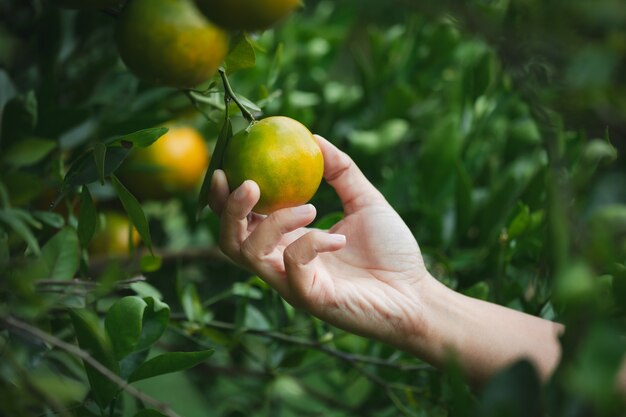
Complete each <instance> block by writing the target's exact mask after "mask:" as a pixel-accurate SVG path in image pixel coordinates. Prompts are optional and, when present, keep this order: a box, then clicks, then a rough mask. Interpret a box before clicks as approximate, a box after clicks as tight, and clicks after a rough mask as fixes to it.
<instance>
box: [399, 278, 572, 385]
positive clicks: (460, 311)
mask: <svg viewBox="0 0 626 417" xmlns="http://www.w3.org/2000/svg"><path fill="white" fill-rule="evenodd" d="M420 297H422V298H423V300H422V302H423V306H424V315H423V317H422V323H421V326H420V327H421V329H422V334H421V335H420V336H419V337H415V338H414V339H413V340H412V341H411V342H410V345H409V350H410V351H411V352H412V353H414V354H415V355H417V356H419V357H422V358H424V359H425V360H427V361H429V362H431V363H433V364H434V365H437V366H443V365H445V364H446V362H447V361H448V360H449V358H450V357H451V355H454V357H455V358H456V360H457V361H458V362H459V364H460V365H461V366H462V368H463V369H464V371H465V372H466V373H467V375H468V376H469V377H470V378H471V379H472V380H474V381H476V382H480V381H484V380H485V379H487V378H488V377H489V376H491V375H492V374H494V373H495V372H497V371H498V370H500V369H501V368H503V367H505V366H507V365H509V364H511V363H513V362H515V361H517V360H519V359H523V358H526V359H528V360H530V361H531V362H532V363H533V364H534V365H535V367H536V368H537V370H538V372H539V374H540V376H541V377H542V379H544V380H545V379H547V377H548V376H549V375H550V374H551V373H552V371H553V370H554V368H555V367H556V365H557V363H558V361H559V357H560V345H559V342H558V334H559V333H560V332H561V331H562V330H563V327H562V326H561V325H559V324H556V323H553V322H550V321H548V320H543V319H541V318H538V317H535V316H531V315H528V314H524V313H521V312H518V311H515V310H512V309H509V308H506V307H502V306H499V305H496V304H492V303H488V302H484V301H481V300H477V299H473V298H470V297H466V296H464V295H462V294H459V293H456V292H454V291H452V290H450V289H448V288H447V287H445V286H444V285H443V284H441V283H439V282H438V281H437V280H435V279H432V280H428V281H427V282H426V283H425V284H424V288H422V289H421V291H420Z"/></svg>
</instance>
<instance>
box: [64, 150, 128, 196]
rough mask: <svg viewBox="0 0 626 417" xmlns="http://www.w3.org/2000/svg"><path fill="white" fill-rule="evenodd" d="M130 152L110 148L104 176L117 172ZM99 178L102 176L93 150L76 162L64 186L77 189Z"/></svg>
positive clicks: (66, 177)
mask: <svg viewBox="0 0 626 417" xmlns="http://www.w3.org/2000/svg"><path fill="white" fill-rule="evenodd" d="M129 152H130V150H129V149H125V148H108V149H107V152H106V158H105V160H104V176H105V177H108V176H109V175H111V174H112V173H113V172H115V170H116V169H117V168H119V166H120V165H121V164H122V162H124V159H126V157H127V156H128V153H129ZM99 178H100V174H98V167H97V166H96V163H95V157H94V151H93V150H92V151H90V152H87V153H86V154H84V155H82V156H81V157H79V158H78V159H77V160H76V161H74V163H73V164H72V165H71V166H70V169H69V170H68V172H67V174H66V175H65V178H64V180H63V185H64V186H65V187H72V186H74V187H76V186H79V185H85V184H90V183H92V182H96V181H98V179H99Z"/></svg>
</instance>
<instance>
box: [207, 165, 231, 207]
mask: <svg viewBox="0 0 626 417" xmlns="http://www.w3.org/2000/svg"><path fill="white" fill-rule="evenodd" d="M229 194H230V190H229V189H228V180H227V179H226V174H224V171H222V170H221V169H216V170H215V172H213V177H212V178H211V192H210V194H209V207H211V210H213V211H214V212H215V213H216V214H217V215H218V216H219V215H221V214H222V211H223V210H224V206H225V205H226V200H227V199H228V195H229Z"/></svg>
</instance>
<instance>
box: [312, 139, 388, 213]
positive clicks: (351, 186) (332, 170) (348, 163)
mask: <svg viewBox="0 0 626 417" xmlns="http://www.w3.org/2000/svg"><path fill="white" fill-rule="evenodd" d="M314 136H315V138H316V139H317V141H318V143H319V145H320V148H321V149H322V154H323V155H324V178H325V179H326V181H327V182H328V183H329V184H330V185H331V186H332V187H333V188H334V189H335V191H337V195H338V196H339V198H340V199H341V203H342V204H343V208H344V211H345V212H346V214H350V213H353V212H355V211H357V210H359V209H361V208H363V207H366V206H369V205H373V204H377V203H382V202H385V198H384V197H383V196H382V194H380V192H379V191H378V190H377V189H376V187H374V186H373V185H372V183H370V182H369V181H368V179H367V178H366V177H365V175H363V173H362V172H361V170H360V169H359V168H358V167H357V166H356V164H355V163H354V162H353V161H352V159H350V157H349V156H348V155H346V154H345V153H344V152H342V151H340V150H339V149H337V147H335V145H333V144H332V143H330V142H329V141H327V140H326V139H324V138H323V137H321V136H319V135H314Z"/></svg>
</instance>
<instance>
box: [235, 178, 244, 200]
mask: <svg viewBox="0 0 626 417" xmlns="http://www.w3.org/2000/svg"><path fill="white" fill-rule="evenodd" d="M245 184H246V183H245V182H244V183H243V184H241V185H240V186H239V188H237V189H236V190H235V194H233V197H235V200H243V199H244V198H245V197H246V194H247V191H246V188H245V187H244V185H245Z"/></svg>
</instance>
